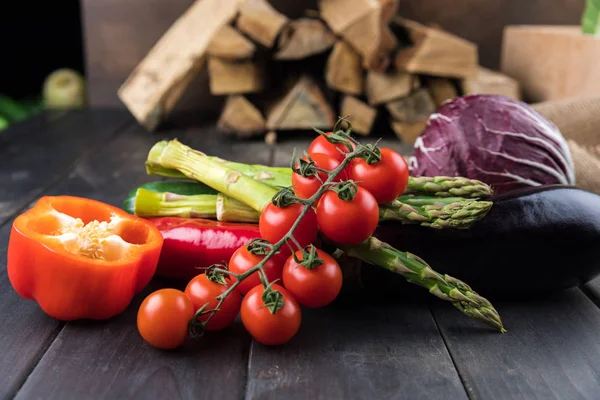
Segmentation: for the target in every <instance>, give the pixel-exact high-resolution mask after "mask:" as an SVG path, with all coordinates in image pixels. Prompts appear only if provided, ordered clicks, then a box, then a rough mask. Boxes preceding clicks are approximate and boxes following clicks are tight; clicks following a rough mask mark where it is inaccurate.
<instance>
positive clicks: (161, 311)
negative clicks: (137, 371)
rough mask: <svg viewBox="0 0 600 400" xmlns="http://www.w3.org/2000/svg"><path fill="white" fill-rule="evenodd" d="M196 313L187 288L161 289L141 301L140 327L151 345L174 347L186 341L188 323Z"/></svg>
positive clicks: (138, 325) (138, 318)
mask: <svg viewBox="0 0 600 400" xmlns="http://www.w3.org/2000/svg"><path fill="white" fill-rule="evenodd" d="M194 313H195V311H194V305H193V303H192V300H191V299H190V298H189V297H188V296H187V295H186V294H185V293H184V292H182V291H181V290H177V289H160V290H157V291H155V292H153V293H151V294H149V295H148V297H146V298H145V299H144V301H142V304H141V305H140V308H139V310H138V314H137V328H138V331H139V333H140V335H141V336H142V338H143V339H144V340H145V341H146V342H148V343H149V344H150V345H152V346H154V347H157V348H159V349H174V348H176V347H179V346H181V345H182V344H183V343H184V342H185V339H186V338H187V336H188V332H189V331H188V323H189V321H190V320H191V319H192V318H193V317H194Z"/></svg>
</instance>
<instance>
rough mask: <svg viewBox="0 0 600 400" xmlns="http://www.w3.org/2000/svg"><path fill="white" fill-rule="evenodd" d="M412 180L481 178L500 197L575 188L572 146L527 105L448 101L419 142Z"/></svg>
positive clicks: (482, 99) (479, 98)
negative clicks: (548, 187)
mask: <svg viewBox="0 0 600 400" xmlns="http://www.w3.org/2000/svg"><path fill="white" fill-rule="evenodd" d="M409 167H410V171H411V175H412V176H436V175H444V176H464V177H467V178H471V179H479V180H481V181H483V182H485V183H487V184H489V185H491V186H492V187H493V189H494V192H495V194H500V193H505V192H508V191H511V190H514V189H519V188H523V187H529V186H541V185H550V184H564V185H574V184H575V169H574V166H573V160H572V158H571V153H570V151H569V147H568V146H567V142H566V140H565V138H564V137H563V135H562V134H561V132H560V131H559V130H558V128H557V127H556V126H555V125H554V124H552V123H551V122H550V121H548V120H547V119H545V118H544V117H543V116H542V115H541V114H539V113H538V112H537V111H535V110H534V109H533V108H532V107H530V106H529V105H527V104H526V103H523V102H520V101H517V100H513V99H510V98H508V97H504V96H499V95H470V96H464V97H459V98H456V99H454V100H451V101H448V102H446V103H444V104H442V105H441V106H440V108H439V109H438V110H437V112H435V113H434V114H432V115H431V116H430V118H429V121H428V122H427V127H426V128H425V130H424V131H423V133H422V134H421V136H420V137H418V138H417V140H416V142H415V144H414V149H413V154H412V156H411V157H410V161H409Z"/></svg>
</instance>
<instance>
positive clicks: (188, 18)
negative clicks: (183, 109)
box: [118, 0, 239, 131]
mask: <svg viewBox="0 0 600 400" xmlns="http://www.w3.org/2000/svg"><path fill="white" fill-rule="evenodd" d="M238 4H239V0H202V1H196V2H194V3H193V4H192V5H191V6H190V7H189V8H188V9H187V11H186V12H185V13H184V14H183V15H181V17H179V19H177V21H175V23H174V24H173V25H172V26H171V27H170V28H169V29H168V30H167V32H166V33H165V34H164V35H163V36H162V37H161V38H160V40H159V41H158V42H157V43H156V44H155V45H154V46H153V47H152V49H151V50H150V51H149V52H148V54H147V55H146V56H145V57H144V58H143V59H142V61H141V62H140V63H139V64H138V65H137V67H136V68H135V69H134V71H133V72H132V73H131V75H130V76H129V77H128V78H127V80H126V81H125V82H124V83H123V85H122V86H121V87H120V88H119V90H118V96H119V98H120V99H121V101H122V102H123V104H125V106H126V107H127V108H128V109H129V111H130V112H131V114H132V115H133V116H134V117H135V118H136V120H137V121H138V122H139V123H140V124H141V125H142V126H144V127H145V128H146V129H147V130H149V131H153V130H154V129H155V128H156V127H157V126H158V124H159V123H160V121H161V120H162V119H163V118H164V117H165V116H166V115H167V114H168V113H169V112H170V111H171V109H172V108H173V107H174V106H175V104H176V103H177V102H178V100H179V99H180V98H181V96H182V95H183V93H184V92H185V90H186V89H187V87H188V85H189V84H190V83H191V82H192V81H193V80H194V78H195V77H196V76H197V75H198V74H199V73H200V71H202V69H203V68H204V65H205V62H206V59H205V55H206V50H207V48H208V45H209V43H210V42H211V40H212V38H213V36H214V35H215V34H216V33H217V32H218V31H219V29H221V27H223V26H224V25H226V24H228V23H229V22H231V21H232V20H233V18H234V17H235V15H236V13H237V11H238ZM190 37H191V38H194V40H189V38H190Z"/></svg>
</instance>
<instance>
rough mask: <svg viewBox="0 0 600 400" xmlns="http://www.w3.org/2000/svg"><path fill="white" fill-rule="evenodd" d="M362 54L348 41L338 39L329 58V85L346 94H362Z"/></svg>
mask: <svg viewBox="0 0 600 400" xmlns="http://www.w3.org/2000/svg"><path fill="white" fill-rule="evenodd" d="M361 64H362V63H361V58H360V54H358V53H357V52H356V51H355V50H354V49H353V48H352V47H351V46H350V45H349V44H348V43H346V42H344V41H343V40H338V41H337V42H336V44H335V45H334V46H333V50H332V51H331V53H330V54H329V58H328V59H327V65H326V67H325V80H326V82H327V86H329V87H330V88H331V89H334V90H337V91H339V92H342V93H346V94H354V95H360V94H361V93H362V91H363V69H362V65H361Z"/></svg>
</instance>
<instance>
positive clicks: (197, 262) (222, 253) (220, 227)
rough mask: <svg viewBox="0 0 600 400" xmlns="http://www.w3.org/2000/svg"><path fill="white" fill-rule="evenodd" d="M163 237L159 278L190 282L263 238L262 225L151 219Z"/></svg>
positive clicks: (198, 220) (161, 218)
mask: <svg viewBox="0 0 600 400" xmlns="http://www.w3.org/2000/svg"><path fill="white" fill-rule="evenodd" d="M148 221H149V222H151V223H152V224H154V225H155V226H156V227H157V228H158V229H159V231H160V232H161V234H162V235H163V239H164V243H163V247H162V252H161V255H160V260H159V263H158V267H157V269H156V276H161V277H165V278H173V279H181V280H186V281H187V280H190V279H192V278H193V277H195V276H196V275H198V274H201V273H202V272H204V270H205V269H206V268H208V267H210V266H211V265H213V264H226V263H227V262H229V259H230V258H231V256H232V254H233V253H234V252H235V251H236V250H237V249H238V248H239V247H241V246H243V245H245V244H247V243H248V242H249V241H250V240H252V239H256V238H260V237H261V236H260V231H259V229H258V224H249V223H236V222H218V221H213V220H209V219H203V218H182V217H158V218H148Z"/></svg>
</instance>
